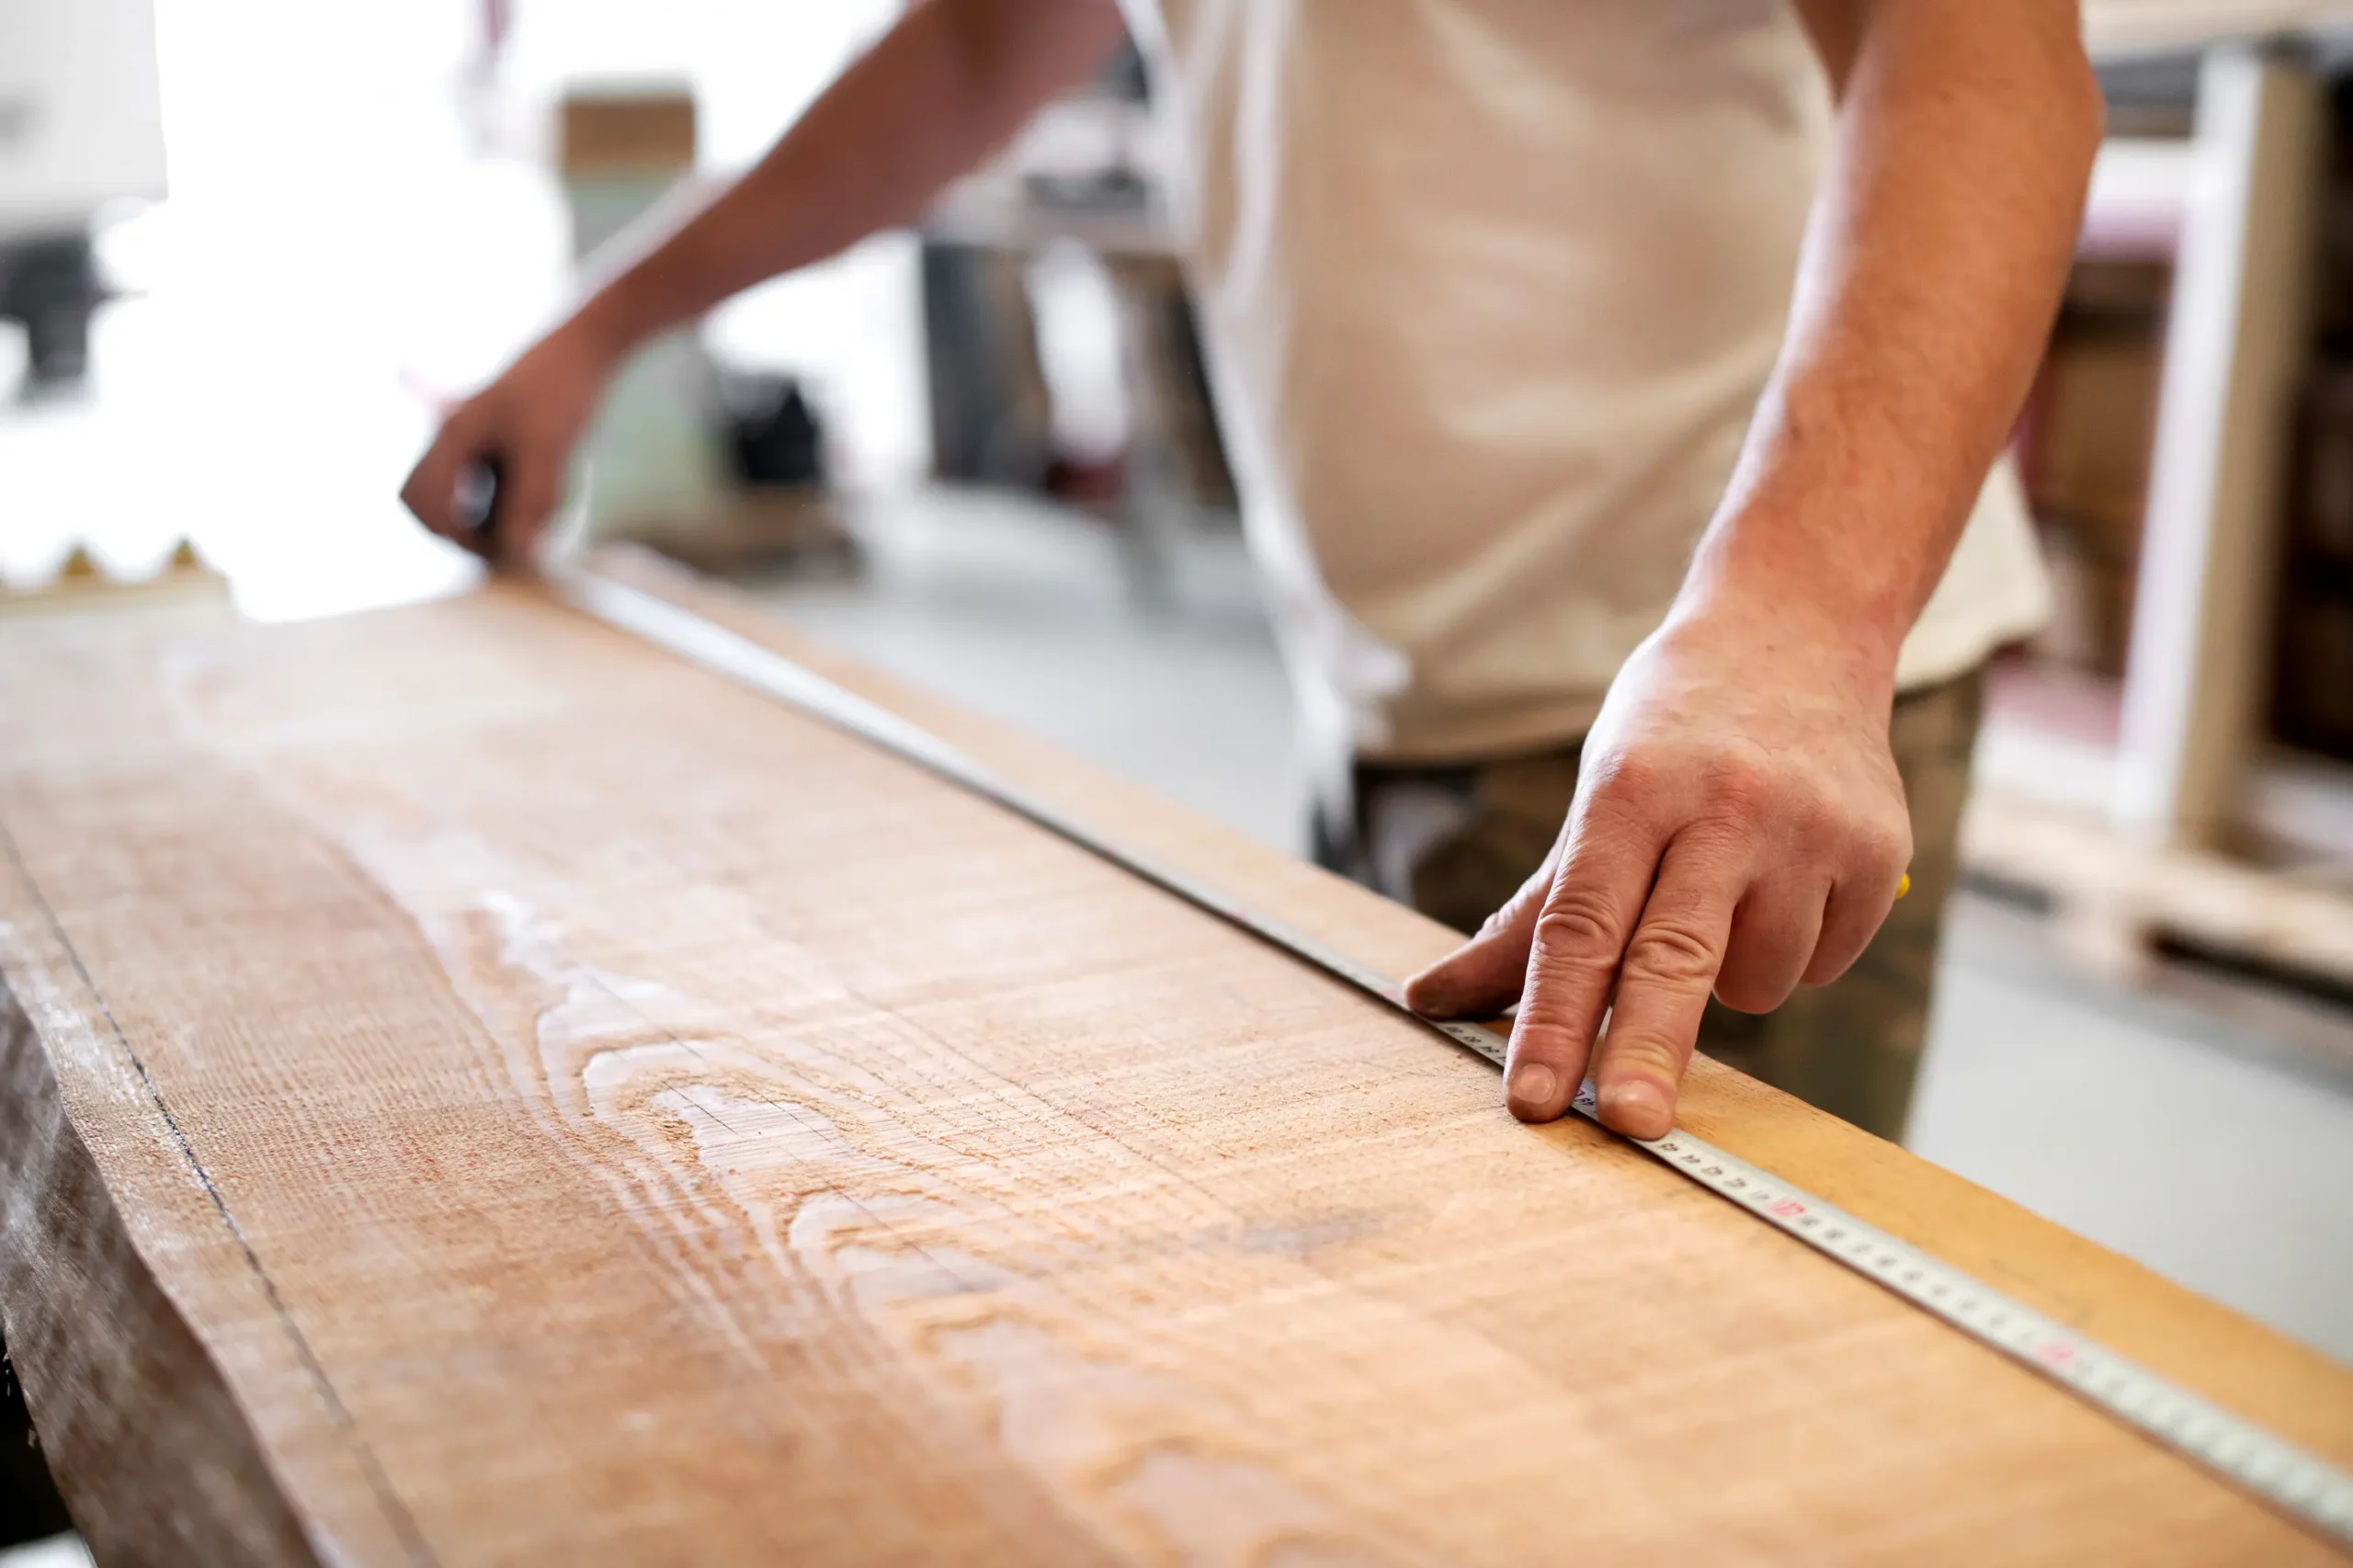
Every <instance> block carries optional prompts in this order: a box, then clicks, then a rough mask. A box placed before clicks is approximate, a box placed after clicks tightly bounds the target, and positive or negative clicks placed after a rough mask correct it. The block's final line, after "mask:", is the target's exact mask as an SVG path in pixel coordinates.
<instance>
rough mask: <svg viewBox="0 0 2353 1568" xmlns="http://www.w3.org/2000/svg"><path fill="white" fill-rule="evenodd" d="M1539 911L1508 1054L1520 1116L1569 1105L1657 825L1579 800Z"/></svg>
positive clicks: (1650, 867) (1639, 897)
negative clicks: (1572, 823)
mask: <svg viewBox="0 0 2353 1568" xmlns="http://www.w3.org/2000/svg"><path fill="white" fill-rule="evenodd" d="M1574 810H1575V812H1576V815H1575V818H1574V825H1573V826H1572V828H1571V830H1570V834H1569V840H1568V843H1567V845H1566V846H1565V847H1564V849H1563V853H1562V856H1561V865H1560V869H1559V870H1558V871H1557V872H1556V873H1555V874H1554V876H1553V878H1552V888H1551V889H1550V890H1549V891H1548V892H1546V894H1545V896H1544V907H1543V913H1541V914H1540V915H1538V916H1537V917H1536V935H1535V939H1534V941H1533V943H1532V944H1531V945H1530V947H1529V955H1528V979H1527V983H1526V984H1525V985H1524V986H1523V987H1522V988H1521V991H1520V998H1519V1016H1518V1018H1517V1019H1515V1020H1514V1021H1513V1023H1512V1029H1511V1052H1510V1055H1509V1056H1508V1057H1507V1058H1506V1062H1505V1074H1504V1084H1505V1103H1506V1105H1507V1106H1508V1107H1509V1108H1510V1109H1511V1113H1512V1114H1513V1115H1514V1116H1516V1117H1518V1118H1519V1119H1521V1120H1522V1121H1551V1120H1552V1119H1554V1118H1555V1117H1558V1116H1559V1115H1560V1114H1561V1113H1562V1112H1563V1111H1564V1110H1566V1109H1568V1108H1569V1100H1570V1098H1571V1097H1572V1096H1574V1095H1575V1094H1576V1091H1577V1085H1579V1084H1581V1083H1583V1082H1584V1081H1585V1067H1586V1058H1587V1057H1588V1056H1589V1055H1590V1054H1591V1053H1592V1051H1593V1040H1594V1036H1595V1034H1596V1033H1597V1032H1598V1031H1599V1029H1600V1028H1601V1017H1602V1014H1603V1012H1604V1011H1605V1010H1606V1009H1607V1008H1608V1006H1609V994H1610V989H1611V987H1612V986H1613V985H1615V984H1616V983H1617V979H1618V965H1619V960H1620V959H1621V958H1622V957H1623V956H1624V954H1625V951H1626V943H1627V940H1628V938H1629V937H1631V934H1632V932H1633V930H1634V923H1635V921H1636V919H1637V918H1638V917H1639V916H1640V915H1641V914H1642V909H1643V897H1644V895H1645V894H1647V893H1648V892H1650V887H1651V879H1652V877H1653V876H1654V874H1655V872H1656V870H1657V868H1658V856H1659V846H1660V842H1661V840H1660V835H1659V834H1658V830H1657V829H1656V828H1654V826H1652V825H1651V824H1649V823H1647V822H1645V821H1643V819H1642V818H1641V816H1639V815H1638V814H1637V813H1636V812H1633V811H1631V810H1629V809H1627V808H1626V807H1624V806H1622V805H1620V804H1618V803H1616V802H1613V801H1609V800H1608V799H1607V798H1597V799H1594V800H1588V801H1580V802H1578V804H1577V806H1576V807H1575V808H1574Z"/></svg>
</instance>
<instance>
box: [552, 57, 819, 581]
mask: <svg viewBox="0 0 2353 1568" xmlns="http://www.w3.org/2000/svg"><path fill="white" fill-rule="evenodd" d="M695 119H696V117H695V101H694V97H693V95H692V93H691V92H690V91H689V90H688V88H686V87H684V86H682V85H659V84H655V85H601V86H582V87H578V88H575V89H574V91H572V92H571V93H569V94H567V95H566V97H565V98H564V100H563V107H562V109H561V120H560V127H559V129H560V137H559V140H560V142H561V149H562V151H561V154H560V159H561V165H562V170H563V188H564V196H565V199H566V202H567V204H568V205H569V207H570V210H571V216H572V240H573V244H572V251H573V256H574V260H575V261H576V262H578V263H579V264H580V265H581V266H582V267H584V268H585V267H589V266H591V265H593V263H594V258H595V257H597V256H598V255H599V254H600V253H603V252H604V251H605V250H606V248H607V247H608V246H610V245H613V244H616V243H620V244H626V243H627V241H626V240H625V238H624V237H623V236H624V235H625V234H626V233H627V231H628V230H629V228H630V227H631V225H632V224H634V223H635V222H638V221H639V220H640V219H641V218H642V217H644V216H645V215H646V214H647V213H648V212H650V211H652V210H654V208H655V207H656V206H658V205H659V204H661V203H662V202H663V201H664V200H665V199H669V198H671V197H672V196H673V195H675V194H676V193H677V192H678V191H679V190H681V188H682V187H686V186H687V185H688V182H689V181H691V180H692V178H693V176H694V167H695V139H696V138H695ZM583 453H584V455H583V464H584V469H585V483H584V484H583V489H584V491H585V510H586V529H587V532H588V534H589V536H590V537H592V538H597V539H631V540H638V541H640V542H642V543H644V544H647V545H651V546H652V547H654V549H656V550H659V551H664V552H665V553H666V554H669V555H673V556H676V558H678V559H679V560H682V561H685V562H688V564H690V565H694V566H698V567H700V568H702V569H704V570H706V571H719V572H724V571H731V570H738V569H744V568H750V567H759V566H768V565H791V566H794V567H809V566H817V567H823V568H835V569H838V568H840V567H843V566H846V565H848V564H851V563H853V562H855V560H856V551H855V547H854V546H853V544H852V541H851V540H850V537H849V535H848V533H847V531H846V530H845V529H844V528H842V526H841V521H840V518H839V516H838V514H837V513H836V511H835V507H834V505H833V503H832V500H831V497H830V495H829V494H828V492H827V490H826V485H825V466H824V430H823V427H822V426H821V424H820V422H819V419H818V416H817V413H816V411H815V409H814V408H813V407H812V405H811V403H810V402H809V399H808V398H807V396H806V395H805V393H804V392H803V391H802V389H801V387H800V386H799V385H798V384H797V383H795V382H793V381H791V380H790V379H789V378H785V377H780V376H774V375H766V376H730V375H726V374H723V373H722V371H721V369H719V368H718V367H717V366H715V365H713V364H712V362H711V359H710V354H709V353H708V352H707V351H706V350H705V348H704V347H703V344H702V341H701V339H700V338H699V335H697V334H696V332H695V330H694V329H692V328H684V329H681V330H679V331H676V332H672V333H668V334H665V335H663V336H661V337H659V338H657V339H655V340H654V342H652V343H650V344H648V345H646V346H645V347H643V348H642V349H641V350H639V351H638V353H637V354H636V355H635V356H634V357H633V358H631V360H630V362H629V363H628V364H627V365H626V366H624V367H623V368H622V369H621V371H620V374H619V375H617V376H616V377H615V378H614V380H613V384H612V387H611V389H610V390H609V392H608V393H607V395H606V398H605V401H604V403H603V404H602V406H601V408H600V409H599V411H598V414H597V421H596V424H595V425H594V426H592V427H591V429H590V431H589V434H588V437H587V440H586V441H585V444H584V448H583Z"/></svg>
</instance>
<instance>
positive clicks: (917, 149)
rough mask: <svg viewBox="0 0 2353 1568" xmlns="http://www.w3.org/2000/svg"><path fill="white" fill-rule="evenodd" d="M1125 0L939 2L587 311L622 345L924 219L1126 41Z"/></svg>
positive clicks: (903, 24) (923, 7) (884, 43)
mask: <svg viewBox="0 0 2353 1568" xmlns="http://www.w3.org/2000/svg"><path fill="white" fill-rule="evenodd" d="M1119 39H1120V15H1119V10H1118V8H1117V6H1115V5H1114V4H1113V3H1112V0H927V3H926V4H919V5H917V6H915V8H914V9H913V10H911V11H910V12H909V13H908V14H907V15H906V16H905V17H903V18H902V19H901V20H900V21H899V23H898V25H897V26H895V27H894V28H892V29H891V31H890V32H889V33H888V34H887V35H885V36H884V37H883V39H882V40H881V41H880V42H879V43H877V44H876V45H875V46H874V48H873V49H872V50H871V51H869V52H868V53H867V54H865V55H864V56H863V57H862V58H860V59H859V60H858V61H857V62H855V63H853V64H852V65H851V66H850V67H849V69H848V70H847V71H845V72H844V73H843V74H841V76H840V77H839V78H838V79H837V80H835V83H834V84H833V85H831V86H830V87H828V88H827V89H826V90H825V92H824V94H823V95H822V96H821V97H819V98H818V99H817V101H816V102H815V103H814V104H813V105H811V106H810V108H809V110H808V112H807V113H805V114H803V115H802V116H801V119H799V120H798V121H796V122H795V123H794V125H793V126H792V129H791V130H790V131H787V132H786V133H785V135H784V137H783V139H782V140H780V141H779V142H778V143H777V144H776V146H775V147H773V148H772V149H770V150H769V152H768V153H767V156H766V157H764V158H762V159H761V160H760V162H759V163H758V164H757V165H755V166H754V167H753V168H752V169H751V170H750V171H749V172H748V173H746V174H745V176H743V177H742V178H740V179H738V180H736V181H735V182H734V183H733V184H732V185H731V186H729V187H727V188H726V189H725V190H724V191H722V192H721V193H720V194H719V195H718V196H717V197H716V198H714V199H711V200H710V202H709V203H708V204H707V205H704V206H703V207H702V208H701V209H700V210H698V211H696V212H695V213H694V215H693V216H692V217H690V218H688V219H686V220H685V221H684V222H674V223H672V224H664V223H661V222H659V221H658V220H657V226H658V227H660V228H662V229H663V230H665V234H664V237H662V238H661V239H659V240H658V241H656V242H654V244H652V247H651V248H650V249H648V250H646V251H645V252H644V253H643V254H642V256H639V257H638V259H636V260H635V261H633V262H631V263H629V264H628V265H627V266H626V267H624V268H623V269H622V270H620V271H619V272H618V273H616V274H615V275H614V276H612V277H611V278H609V280H608V281H607V282H605V283H604V284H603V285H602V286H601V287H599V288H597V289H596V290H594V291H593V292H592V293H591V294H590V295H589V296H588V298H587V299H586V300H585V301H584V302H583V303H582V305H581V306H580V308H579V309H578V311H577V312H575V313H574V317H573V325H574V328H576V329H578V330H582V331H585V332H587V333H589V334H591V335H593V336H595V337H596V338H597V340H598V341H600V342H602V343H603V344H605V345H606V346H607V347H609V348H610V349H611V350H613V351H614V352H615V353H619V352H620V351H621V350H624V349H626V348H628V347H631V345H633V344H635V343H637V342H639V341H641V340H642V339H643V338H645V337H647V336H649V335H653V334H654V333H656V332H659V331H661V330H662V329H663V328H665V327H668V326H672V325H675V324H678V323H680V322H685V321H690V320H692V319H694V318H695V317H697V316H699V315H700V314H702V313H703V312H705V311H707V310H709V309H710V307H711V306H713V305H715V304H717V303H718V302H719V301H722V300H724V299H726V298H727V297H728V296H729V295H731V294H733V293H735V292H737V291H738V290H743V289H747V288H749V287H751V286H752V285H753V284H755V283H758V282H761V281H763V280H765V279H767V278H773V277H776V276H778V275H779V274H780V273H785V272H790V271H791V270H792V269H794V268H795V267H804V266H807V265H808V264H809V263H811V262H814V261H819V260H822V259H824V257H826V256H832V255H833V254H835V252H837V251H840V250H843V249H845V248H847V246H849V245H851V244H856V243H857V242H858V241H859V240H861V239H864V238H865V237H866V236H868V235H869V234H872V233H877V232H879V231H881V230H883V229H886V228H890V227H892V226H894V225H896V224H901V223H905V222H912V221H914V220H915V218H917V217H919V216H920V215H921V214H922V212H923V211H924V210H925V209H926V207H927V206H929V204H930V203H931V201H932V199H933V198H934V197H935V196H937V195H938V192H939V190H940V189H941V188H942V187H945V186H946V185H947V184H948V183H949V181H951V180H953V179H954V178H956V177H957V176H960V175H961V174H963V173H965V172H966V171H968V170H970V169H971V168H972V167H973V166H974V165H977V164H978V163H980V161H981V160H982V159H983V157H984V156H986V155H987V154H988V153H990V152H991V151H993V150H994V149H995V148H996V147H997V146H999V145H1000V144H1002V143H1003V142H1005V141H1006V139H1007V138H1009V137H1010V136H1011V135H1012V134H1013V133H1014V132H1015V131H1017V130H1018V129H1019V128H1020V127H1021V125H1022V124H1023V123H1024V122H1025V121H1027V120H1028V119H1029V117H1030V116H1031V115H1032V114H1033V113H1035V112H1036V110H1037V109H1038V108H1039V107H1040V105H1042V104H1044V103H1045V102H1046V101H1048V100H1049V99H1051V97H1054V96H1055V95H1057V94H1058V93H1060V92H1062V91H1063V90H1065V89H1066V88H1068V87H1069V86H1071V85H1073V84H1074V83H1076V82H1079V81H1082V80H1084V79H1085V78H1086V75H1087V74H1088V73H1090V72H1091V71H1093V70H1094V69H1095V68H1096V67H1097V65H1099V64H1100V62H1102V60H1103V59H1104V57H1105V56H1106V55H1107V54H1108V52H1109V51H1110V50H1111V49H1112V47H1113V46H1114V45H1115V44H1116V43H1117V42H1118V41H1119Z"/></svg>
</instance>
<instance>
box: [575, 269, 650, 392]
mask: <svg viewBox="0 0 2353 1568" xmlns="http://www.w3.org/2000/svg"><path fill="white" fill-rule="evenodd" d="M556 332H557V334H558V335H561V336H562V337H563V339H564V340H565V342H566V343H567V344H569V345H570V346H571V347H572V348H573V350H574V352H575V353H577V354H579V355H581V356H582V357H583V358H585V359H587V360H588V361H589V362H590V363H591V364H592V365H594V366H595V368H596V369H597V370H598V371H600V372H603V371H609V370H611V369H613V368H614V367H616V366H618V365H619V364H620V362H621V361H622V360H623V359H626V358H629V356H630V354H631V352H632V351H633V350H635V349H636V347H637V346H638V345H639V344H640V343H642V342H643V341H644V340H645V339H646V338H647V337H648V336H650V335H652V333H651V329H650V328H649V327H647V326H646V325H645V324H642V323H641V322H639V321H638V320H636V319H635V312H632V311H631V309H630V308H629V302H628V301H627V300H626V299H624V298H622V297H621V293H620V290H617V289H613V288H609V287H608V288H605V289H600V290H597V292H596V293H594V294H592V295H590V296H589V297H588V298H587V299H586V300H585V301H582V302H581V305H580V307H579V308H578V309H577V310H575V311H574V312H572V314H571V315H570V316H569V317H567V318H566V319H565V321H564V322H563V325H561V326H559V327H558V328H556Z"/></svg>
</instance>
